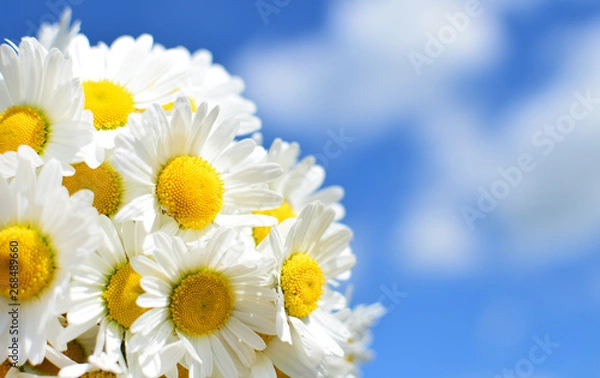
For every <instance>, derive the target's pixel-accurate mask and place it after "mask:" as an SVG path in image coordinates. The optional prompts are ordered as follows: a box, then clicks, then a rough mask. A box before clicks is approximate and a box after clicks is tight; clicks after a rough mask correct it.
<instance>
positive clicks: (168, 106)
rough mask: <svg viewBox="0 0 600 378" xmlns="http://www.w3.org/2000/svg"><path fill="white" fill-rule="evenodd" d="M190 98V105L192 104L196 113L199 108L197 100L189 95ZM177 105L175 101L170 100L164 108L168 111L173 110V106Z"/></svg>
mask: <svg viewBox="0 0 600 378" xmlns="http://www.w3.org/2000/svg"><path fill="white" fill-rule="evenodd" d="M188 100H190V105H191V106H192V111H193V112H194V113H196V110H198V105H196V101H194V99H193V98H191V97H188ZM174 107H175V102H169V103H168V104H165V105H163V107H162V108H163V109H164V110H166V111H171V110H173V108H174Z"/></svg>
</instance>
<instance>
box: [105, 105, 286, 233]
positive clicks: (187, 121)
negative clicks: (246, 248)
mask: <svg viewBox="0 0 600 378" xmlns="http://www.w3.org/2000/svg"><path fill="white" fill-rule="evenodd" d="M217 115H218V108H216V109H213V110H212V111H211V112H208V109H207V106H206V104H202V105H201V106H200V107H199V109H198V111H197V112H196V114H195V115H194V114H192V109H191V105H190V103H189V101H188V100H187V99H185V98H180V99H178V101H177V102H176V104H175V109H174V111H173V117H172V119H171V121H169V120H167V117H166V115H165V111H164V110H163V109H162V108H160V107H158V106H155V107H153V108H151V109H149V110H148V111H147V112H145V113H144V114H143V116H142V117H141V118H140V117H132V118H131V124H130V130H131V133H132V136H131V137H126V136H125V135H124V136H123V137H120V138H119V140H118V146H119V148H117V150H116V151H115V157H114V164H115V166H116V167H117V168H118V169H119V170H120V171H121V172H123V175H124V176H125V177H126V178H127V180H128V181H129V182H131V183H132V184H131V187H130V188H129V189H128V190H130V191H131V193H132V198H134V199H133V200H132V201H131V202H129V203H127V204H125V205H124V206H123V208H122V209H121V210H120V211H119V213H117V215H116V216H115V219H116V220H117V221H125V220H137V221H143V222H144V223H145V224H146V227H147V230H150V228H151V227H152V226H153V225H157V226H160V227H163V229H164V231H165V232H168V233H177V234H179V235H180V236H182V237H184V238H185V239H186V240H188V241H191V240H197V239H198V238H199V237H201V236H202V235H204V234H205V233H206V232H208V231H210V230H211V229H212V228H214V226H215V225H225V226H231V227H234V226H248V227H252V226H267V225H272V224H273V223H274V219H273V218H272V217H270V216H265V215H254V214H252V213H251V211H252V210H254V209H269V208H273V207H277V206H279V205H281V196H280V195H278V194H277V193H275V192H273V191H271V190H269V189H268V188H267V182H268V181H271V180H273V179H274V178H276V177H278V176H279V175H280V174H281V168H280V167H279V166H278V165H277V164H274V163H265V162H264V161H263V160H264V150H262V149H261V148H260V147H257V146H256V144H255V143H254V141H252V140H251V139H246V140H242V141H239V142H238V141H234V138H235V135H236V132H237V129H238V125H239V122H237V121H235V120H231V119H230V120H227V121H225V122H223V123H216V122H215V119H216V118H217Z"/></svg>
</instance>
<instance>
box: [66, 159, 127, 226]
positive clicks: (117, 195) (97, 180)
mask: <svg viewBox="0 0 600 378" xmlns="http://www.w3.org/2000/svg"><path fill="white" fill-rule="evenodd" d="M73 168H75V174H74V175H73V176H68V177H65V178H63V185H64V186H66V187H67V189H68V190H69V194H71V195H73V194H75V193H76V192H78V191H80V190H81V189H89V190H91V191H92V192H94V204H93V205H94V207H95V208H96V209H97V210H98V213H100V214H104V215H107V216H111V215H113V214H115V213H116V212H117V210H119V206H120V205H121V197H122V195H123V184H122V181H121V175H120V174H119V172H117V170H116V169H114V168H113V166H112V165H111V164H110V163H108V162H104V163H102V164H101V165H100V166H99V167H98V168H96V169H92V168H90V167H88V165H87V164H85V163H77V164H73Z"/></svg>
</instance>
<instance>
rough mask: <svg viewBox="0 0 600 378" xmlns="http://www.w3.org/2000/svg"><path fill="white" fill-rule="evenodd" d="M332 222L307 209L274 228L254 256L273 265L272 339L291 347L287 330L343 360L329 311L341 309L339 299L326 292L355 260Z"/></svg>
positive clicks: (329, 213)
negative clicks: (271, 258)
mask: <svg viewBox="0 0 600 378" xmlns="http://www.w3.org/2000/svg"><path fill="white" fill-rule="evenodd" d="M334 217H335V213H334V211H333V210H332V209H326V208H325V207H324V206H323V204H321V203H318V202H317V203H313V204H311V205H309V206H307V207H306V208H305V209H304V210H303V211H302V212H301V213H300V215H299V216H298V218H297V219H289V220H286V221H284V222H283V223H282V224H281V225H280V226H279V227H276V228H274V229H273V230H272V231H271V233H270V234H269V237H268V238H267V239H266V241H265V242H264V243H262V244H261V245H260V248H259V250H260V252H261V253H264V254H267V255H271V254H272V255H273V256H274V257H275V259H276V261H277V280H278V288H277V290H278V316H277V336H278V337H279V338H280V339H281V341H284V342H288V343H292V342H293V339H292V332H291V329H292V328H293V329H295V331H296V332H298V334H300V335H301V336H302V338H303V339H312V340H313V341H314V342H316V344H317V345H319V346H320V347H321V348H322V351H323V352H324V353H325V354H335V355H340V356H343V355H344V351H343V349H342V347H341V343H343V342H345V341H346V340H348V337H349V335H350V334H349V330H348V327H347V326H345V325H344V324H343V323H342V322H340V321H339V320H338V319H336V318H335V317H334V316H332V315H331V313H330V311H329V308H332V307H335V308H340V307H341V306H345V299H344V298H343V296H342V295H341V294H339V293H337V292H335V291H334V290H332V289H331V288H330V287H329V286H331V285H333V286H335V285H337V280H338V279H347V278H348V277H349V273H350V269H351V268H352V267H353V266H354V264H355V262H356V258H355V256H354V255H353V254H352V252H351V250H350V248H349V246H348V243H349V241H350V239H351V238H352V231H350V229H348V228H347V227H345V226H342V225H339V224H335V223H333V220H334ZM280 232H281V234H282V236H283V239H282V238H281V236H280ZM283 240H285V242H284V241H283ZM312 344H314V343H312ZM307 353H308V354H314V351H313V350H307Z"/></svg>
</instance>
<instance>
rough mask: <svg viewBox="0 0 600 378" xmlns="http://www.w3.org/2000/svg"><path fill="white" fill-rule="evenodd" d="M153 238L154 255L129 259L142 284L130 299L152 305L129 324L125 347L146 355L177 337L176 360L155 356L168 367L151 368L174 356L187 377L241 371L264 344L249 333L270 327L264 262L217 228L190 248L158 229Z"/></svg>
mask: <svg viewBox="0 0 600 378" xmlns="http://www.w3.org/2000/svg"><path fill="white" fill-rule="evenodd" d="M155 244H156V249H155V250H154V258H155V260H152V259H150V258H148V257H145V256H137V257H135V258H134V259H133V260H132V265H133V267H134V268H135V270H136V271H137V272H138V273H140V274H141V275H142V281H141V283H142V288H144V290H145V291H146V294H142V295H141V296H140V297H139V298H138V301H137V303H138V305H140V306H148V307H152V309H151V310H150V311H148V312H147V313H145V314H144V315H142V316H141V317H140V318H139V319H138V320H137V321H136V322H135V323H134V324H133V325H132V326H131V331H132V332H133V333H134V336H133V337H132V339H131V343H130V345H131V346H132V348H133V349H134V350H140V349H142V350H143V352H144V354H145V355H149V356H152V355H154V354H156V353H157V352H160V351H161V349H162V348H163V347H165V345H166V344H167V343H169V345H171V346H172V345H173V343H175V344H178V345H179V346H180V347H179V348H180V350H183V351H184V356H183V359H181V360H178V359H174V358H173V359H171V361H167V360H166V359H163V361H164V363H167V362H168V363H169V364H170V365H171V366H162V367H161V366H159V368H161V369H166V370H170V369H172V368H173V367H175V365H176V364H177V363H180V364H181V365H183V367H185V368H186V369H188V370H189V372H190V376H192V377H208V376H213V374H215V375H216V374H217V373H218V372H219V373H220V374H222V375H223V376H225V377H237V376H240V375H241V374H242V373H245V371H246V370H247V369H248V368H249V367H250V365H251V364H252V362H253V359H254V358H253V357H254V353H255V350H262V349H264V348H265V343H264V341H263V340H262V338H261V337H260V336H258V335H257V333H262V334H273V333H274V331H275V311H276V309H275V303H274V301H275V299H276V293H275V291H274V289H273V281H272V278H271V273H272V267H273V264H272V262H270V261H269V260H266V259H265V258H263V257H262V256H260V255H259V254H257V253H256V252H255V251H253V250H247V249H245V248H244V247H243V246H242V245H241V244H238V243H236V242H235V240H234V233H233V231H231V230H226V229H224V228H220V229H218V230H217V232H216V233H215V234H214V236H213V237H212V238H210V240H209V241H208V243H198V244H196V245H195V246H194V247H192V248H191V249H189V247H187V246H186V244H185V243H184V241H183V240H182V239H180V238H177V237H169V236H168V235H167V234H165V233H162V232H159V233H157V234H155ZM173 338H174V339H175V340H172V339H173ZM171 341H173V342H171ZM175 355H176V353H175ZM150 375H152V374H150Z"/></svg>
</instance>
